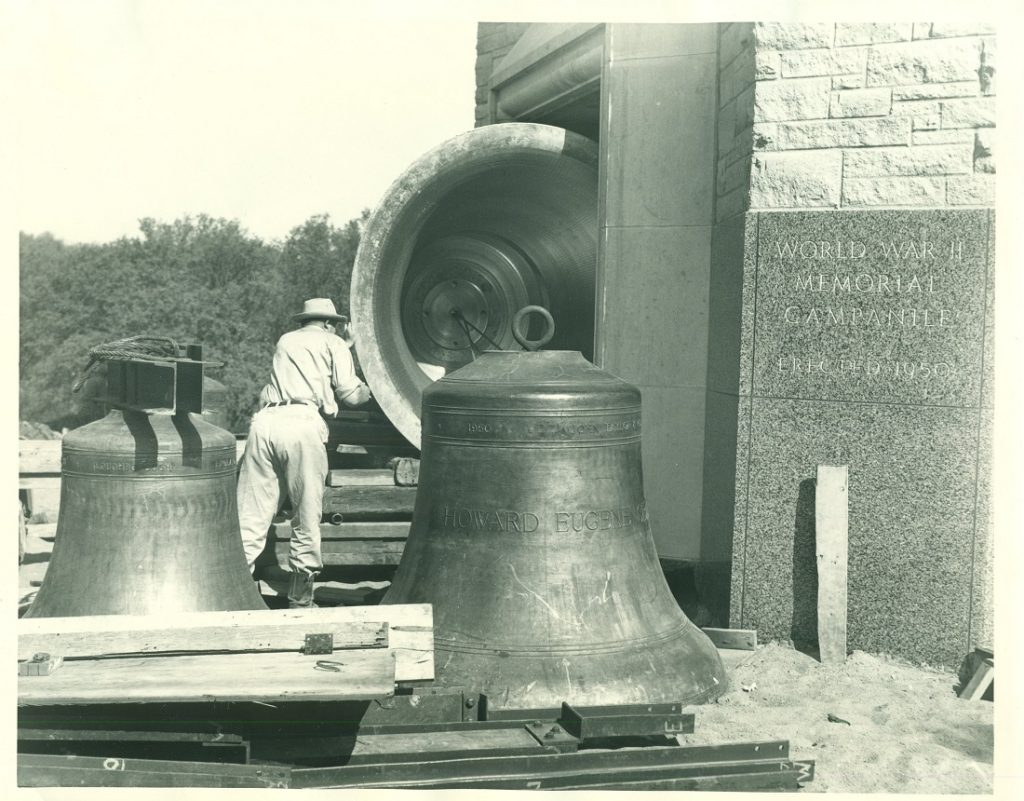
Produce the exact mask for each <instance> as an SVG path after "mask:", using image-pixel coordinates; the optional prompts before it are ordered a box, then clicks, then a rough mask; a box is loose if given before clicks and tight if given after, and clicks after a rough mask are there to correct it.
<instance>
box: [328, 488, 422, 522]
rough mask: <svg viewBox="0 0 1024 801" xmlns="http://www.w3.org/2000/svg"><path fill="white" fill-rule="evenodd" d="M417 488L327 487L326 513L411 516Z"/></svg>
mask: <svg viewBox="0 0 1024 801" xmlns="http://www.w3.org/2000/svg"><path fill="white" fill-rule="evenodd" d="M415 502H416V487H395V486H380V487H360V486H355V487H327V489H326V490H325V491H324V501H323V504H324V513H325V514H330V513H332V512H339V513H340V514H343V515H361V514H367V513H369V514H382V515H383V514H387V515H411V514H412V510H413V505H414V504H415Z"/></svg>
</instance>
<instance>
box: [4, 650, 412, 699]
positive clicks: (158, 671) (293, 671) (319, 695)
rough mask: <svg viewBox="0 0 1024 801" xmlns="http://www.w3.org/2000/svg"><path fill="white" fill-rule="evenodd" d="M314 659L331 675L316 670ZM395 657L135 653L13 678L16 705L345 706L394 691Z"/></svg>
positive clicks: (368, 653) (369, 653)
mask: <svg viewBox="0 0 1024 801" xmlns="http://www.w3.org/2000/svg"><path fill="white" fill-rule="evenodd" d="M318 660H330V661H331V662H333V663H336V665H337V666H338V671H337V672H334V671H328V670H318V669H316V664H317V661H318ZM394 685H395V659H394V657H393V655H392V654H391V652H390V651H388V650H386V649H382V648H376V649H372V648H371V649H364V650H360V651H346V652H344V653H341V654H334V655H331V656H306V655H304V654H297V653H270V654H267V653H262V654H228V655H215V656H142V657H127V658H122V659H83V660H73V661H65V663H64V665H63V666H62V667H61V669H60V670H58V671H56V672H55V673H53V674H51V675H49V676H19V677H18V703H19V704H25V705H39V704H120V703H180V702H186V701H188V702H197V701H198V702H211V701H260V702H274V701H348V700H367V699H372V698H380V697H382V696H389V695H393V694H394Z"/></svg>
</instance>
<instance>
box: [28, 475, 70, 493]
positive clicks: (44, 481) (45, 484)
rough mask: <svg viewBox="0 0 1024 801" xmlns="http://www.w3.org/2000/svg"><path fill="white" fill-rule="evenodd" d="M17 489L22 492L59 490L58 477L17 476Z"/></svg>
mask: <svg viewBox="0 0 1024 801" xmlns="http://www.w3.org/2000/svg"><path fill="white" fill-rule="evenodd" d="M18 489H23V490H60V475H59V474H57V475H52V476H45V475H34V476H26V475H20V476H18Z"/></svg>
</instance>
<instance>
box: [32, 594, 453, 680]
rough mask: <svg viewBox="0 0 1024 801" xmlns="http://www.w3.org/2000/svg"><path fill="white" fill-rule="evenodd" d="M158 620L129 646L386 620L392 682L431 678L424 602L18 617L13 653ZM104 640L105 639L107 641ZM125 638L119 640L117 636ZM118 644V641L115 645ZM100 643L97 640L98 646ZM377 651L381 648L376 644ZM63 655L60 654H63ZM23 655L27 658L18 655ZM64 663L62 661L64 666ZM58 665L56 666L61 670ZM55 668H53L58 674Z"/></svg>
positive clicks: (429, 611)
mask: <svg viewBox="0 0 1024 801" xmlns="http://www.w3.org/2000/svg"><path fill="white" fill-rule="evenodd" d="M157 621H159V626H160V629H159V632H158V633H160V634H162V636H163V637H164V639H163V640H153V639H152V637H151V636H147V638H146V639H140V638H138V637H137V636H136V639H135V641H134V645H135V646H136V647H133V648H132V650H139V647H138V646H140V645H145V644H146V643H149V644H150V647H152V646H153V645H154V644H155V645H162V646H163V645H167V644H175V643H180V642H182V641H184V640H185V639H186V638H187V637H190V636H193V632H194V631H196V630H201V629H204V628H215V627H221V628H225V629H226V628H234V627H238V628H248V629H250V631H252V632H253V634H254V635H256V636H258V635H259V633H260V631H261V630H262V629H264V628H265V627H267V626H268V625H270V624H271V623H272V624H273V625H276V626H285V625H288V626H290V627H294V628H295V630H296V631H299V632H301V633H302V634H303V636H304V635H305V634H307V633H310V634H315V633H317V632H321V631H333V630H337V631H344V630H346V629H352V628H355V627H359V626H363V625H364V624H375V625H378V626H379V625H380V624H382V623H386V624H387V625H388V650H389V651H392V652H394V654H395V660H396V667H395V677H396V680H397V681H415V680H420V679H432V678H434V634H433V629H434V619H433V608H432V607H431V606H430V604H385V605H382V606H366V607H335V608H324V609H278V610H252V611H244V612H188V613H181V614H176V615H173V616H168V617H160V618H153V617H149V616H145V615H83V616H81V617H40V618H21V619H19V620H18V621H17V623H16V631H17V633H18V653H19V654H21V653H26V654H27V656H31V655H32V654H33V653H36V652H39V651H46V652H49V653H52V654H61V653H63V651H62V645H61V643H62V642H66V641H69V638H72V637H74V636H76V635H78V636H79V639H81V640H83V641H84V640H85V639H86V637H87V636H91V637H93V638H94V639H95V640H96V641H97V642H103V641H104V638H113V637H115V636H119V635H129V634H133V633H134V634H135V635H137V634H138V633H139V632H147V633H151V632H153V631H154V626H155V624H156V623H157ZM108 641H109V640H108ZM119 642H120V643H122V644H123V643H125V642H126V640H125V639H121V640H119ZM118 647H119V649H120V648H122V646H121V645H119V646H118ZM100 648H102V645H101V646H100ZM380 650H383V649H380ZM65 655H66V654H65ZM24 658H27V657H24ZM65 667H66V665H65ZM63 670H64V667H62V668H61V671H63ZM59 672H60V671H58V673H59Z"/></svg>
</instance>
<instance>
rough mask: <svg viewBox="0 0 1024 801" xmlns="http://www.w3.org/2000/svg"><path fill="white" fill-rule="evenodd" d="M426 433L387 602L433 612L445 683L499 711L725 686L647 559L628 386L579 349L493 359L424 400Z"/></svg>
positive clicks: (699, 698)
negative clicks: (404, 541)
mask: <svg viewBox="0 0 1024 801" xmlns="http://www.w3.org/2000/svg"><path fill="white" fill-rule="evenodd" d="M422 423H423V440H422V443H423V447H422V460H421V464H420V484H419V490H418V492H417V496H416V507H415V511H414V514H413V522H412V528H411V531H410V534H409V540H408V543H407V545H406V549H405V552H404V554H403V556H402V561H401V564H400V565H399V567H398V571H397V573H396V575H395V579H394V582H393V584H392V587H391V590H390V591H389V592H388V595H387V596H386V598H385V603H430V604H433V606H434V647H435V670H436V675H437V681H438V683H439V684H442V685H448V686H461V687H463V688H465V690H466V691H467V692H472V693H482V694H484V695H486V696H487V699H488V705H489V707H490V708H492V709H501V708H509V709H525V708H541V707H552V706H558V705H559V704H560V703H561V702H563V701H567V702H569V703H574V704H581V705H604V704H619V703H659V702H681V703H701V702H704V701H708V700H710V699H712V698H715V697H716V696H718V695H719V694H721V693H722V692H723V691H724V690H725V688H726V678H725V671H724V669H723V667H722V663H721V660H720V659H719V656H718V652H717V651H716V649H715V647H714V645H713V644H712V643H711V641H710V640H709V639H708V638H707V636H706V635H705V634H704V633H703V632H701V631H700V630H699V629H698V628H697V627H696V626H695V625H694V624H693V623H691V622H690V620H689V619H687V617H686V616H685V615H684V614H683V612H682V610H681V609H680V608H679V606H678V605H677V603H676V601H675V599H674V598H673V597H672V594H671V592H670V591H669V588H668V585H667V583H666V581H665V577H664V574H663V573H662V570H661V567H660V565H659V562H658V557H657V554H656V552H655V547H654V539H653V537H652V535H651V530H650V525H649V523H648V518H647V510H646V504H645V502H644V493H643V477H642V470H641V460H640V434H641V428H640V426H641V416H640V392H639V390H638V389H637V388H636V387H634V386H632V385H630V384H628V383H626V382H624V381H621V380H620V379H618V378H616V377H615V376H612V375H611V374H609V373H606V372H604V371H602V370H600V369H598V368H597V367H595V366H594V365H592V364H591V363H590V362H588V361H587V360H586V359H584V358H583V356H582V355H581V354H580V353H577V352H571V351H538V352H532V353H531V352H516V351H488V352H485V353H484V354H482V355H481V356H480V357H479V358H477V359H476V361H474V362H472V363H470V364H469V365H467V366H465V367H462V368H461V369H459V370H456V371H455V372H453V373H450V374H449V375H447V376H446V377H444V378H442V379H441V380H439V381H437V382H436V383H434V384H432V385H431V386H430V387H428V388H427V389H426V390H425V391H424V394H423V408H422Z"/></svg>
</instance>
